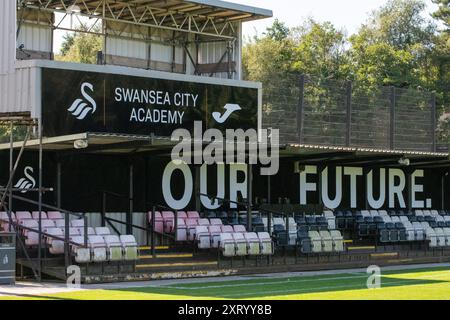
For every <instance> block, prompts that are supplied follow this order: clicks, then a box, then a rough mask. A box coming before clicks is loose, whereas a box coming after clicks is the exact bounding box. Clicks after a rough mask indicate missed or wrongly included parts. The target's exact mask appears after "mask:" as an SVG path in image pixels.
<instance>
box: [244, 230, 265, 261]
mask: <svg viewBox="0 0 450 320" xmlns="http://www.w3.org/2000/svg"><path fill="white" fill-rule="evenodd" d="M244 238H245V240H246V241H247V252H248V254H249V255H251V256H258V255H260V254H261V249H260V244H259V238H258V235H257V234H256V233H255V232H248V233H244Z"/></svg>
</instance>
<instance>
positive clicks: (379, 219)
mask: <svg viewBox="0 0 450 320" xmlns="http://www.w3.org/2000/svg"><path fill="white" fill-rule="evenodd" d="M373 222H374V223H376V224H378V223H383V222H384V220H383V217H381V216H375V217H373Z"/></svg>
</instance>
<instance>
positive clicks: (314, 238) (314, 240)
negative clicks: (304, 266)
mask: <svg viewBox="0 0 450 320" xmlns="http://www.w3.org/2000/svg"><path fill="white" fill-rule="evenodd" d="M308 236H309V238H310V239H311V245H312V252H314V253H319V252H322V239H321V238H320V234H319V233H318V232H317V231H309V232H308Z"/></svg>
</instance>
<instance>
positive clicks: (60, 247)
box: [47, 228, 64, 254]
mask: <svg viewBox="0 0 450 320" xmlns="http://www.w3.org/2000/svg"><path fill="white" fill-rule="evenodd" d="M47 233H48V234H49V235H52V236H56V237H59V238H64V233H63V231H62V230H61V229H59V228H53V229H48V230H47ZM47 245H48V250H49V252H50V253H51V254H63V253H64V241H61V240H58V239H55V238H52V237H47Z"/></svg>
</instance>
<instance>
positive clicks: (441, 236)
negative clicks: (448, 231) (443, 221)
mask: <svg viewBox="0 0 450 320" xmlns="http://www.w3.org/2000/svg"><path fill="white" fill-rule="evenodd" d="M434 232H435V233H436V238H437V245H438V247H445V246H446V245H447V239H446V237H445V233H444V229H442V228H436V229H434Z"/></svg>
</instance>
